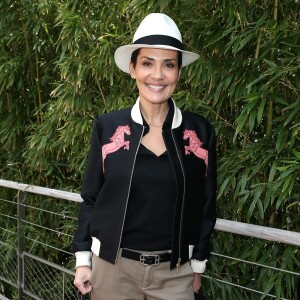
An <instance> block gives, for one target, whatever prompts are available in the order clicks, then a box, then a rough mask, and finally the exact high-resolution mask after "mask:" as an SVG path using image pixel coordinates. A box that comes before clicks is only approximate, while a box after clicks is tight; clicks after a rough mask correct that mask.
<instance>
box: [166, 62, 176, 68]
mask: <svg viewBox="0 0 300 300" xmlns="http://www.w3.org/2000/svg"><path fill="white" fill-rule="evenodd" d="M166 67H167V68H169V69H173V68H175V67H176V65H175V64H173V63H167V64H166Z"/></svg>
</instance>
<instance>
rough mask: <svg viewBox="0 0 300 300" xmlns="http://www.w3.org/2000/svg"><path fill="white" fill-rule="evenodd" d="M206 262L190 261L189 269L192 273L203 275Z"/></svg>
mask: <svg viewBox="0 0 300 300" xmlns="http://www.w3.org/2000/svg"><path fill="white" fill-rule="evenodd" d="M206 262H207V259H205V260H202V261H200V260H196V259H191V267H192V269H193V271H194V273H204V271H205V268H206Z"/></svg>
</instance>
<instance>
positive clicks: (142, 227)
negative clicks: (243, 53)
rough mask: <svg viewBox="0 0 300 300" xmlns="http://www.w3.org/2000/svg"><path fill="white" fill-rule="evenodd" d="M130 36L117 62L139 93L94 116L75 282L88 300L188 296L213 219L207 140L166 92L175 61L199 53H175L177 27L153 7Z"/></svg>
mask: <svg viewBox="0 0 300 300" xmlns="http://www.w3.org/2000/svg"><path fill="white" fill-rule="evenodd" d="M133 41H134V42H133V44H132V45H126V46H122V47H120V48H118V49H117V51H116V52H115V61H116V64H117V66H118V67H119V68H120V69H121V70H122V71H124V72H126V73H129V74H130V76H131V77H132V78H133V79H134V80H136V84H137V88H138V91H139V98H138V99H137V101H136V103H135V105H134V106H133V107H132V108H130V109H125V110H120V111H116V112H112V113H109V114H105V115H102V116H100V117H98V118H97V120H96V121H95V124H94V129H93V134H92V139H91V148H90V154H89V158H88V164H87V169H86V174H85V178H84V181H83V187H82V193H81V196H82V198H83V200H84V201H83V202H82V204H81V207H80V214H79V220H78V229H77V232H76V234H75V236H74V241H73V251H74V252H75V255H76V275H75V280H74V284H75V286H76V287H77V288H78V289H79V291H80V292H82V293H83V294H86V293H89V292H90V291H91V299H93V300H102V299H103V300H110V299H111V300H118V299H120V300H125V299H130V300H132V299H137V300H144V299H149V300H155V299H165V300H171V299H172V300H176V299H177V300H183V299H187V300H189V299H194V293H198V291H199V289H200V287H201V273H203V272H204V270H205V264H206V261H207V259H208V256H209V239H210V234H211V232H212V230H213V228H214V225H215V220H216V212H215V194H216V162H215V160H216V158H215V137H214V130H213V128H212V126H211V125H210V123H209V122H208V121H207V120H206V119H205V118H203V117H201V116H199V115H197V114H195V113H190V112H185V111H181V110H180V109H178V108H177V107H176V104H175V102H174V101H173V99H172V98H171V96H172V94H173V92H174V90H175V88H176V84H177V81H178V80H179V77H180V70H181V67H183V66H186V65H188V64H190V63H192V62H194V61H195V60H197V59H198V57H199V56H198V55H197V54H195V53H191V52H187V51H184V50H183V47H182V41H181V34H180V32H179V30H178V28H177V26H176V24H175V23H174V21H173V20H172V19H171V18H169V17H168V16H166V15H164V14H160V13H154V14H150V15H148V16H147V17H146V18H145V19H144V20H143V21H142V22H141V24H140V26H139V28H138V29H137V31H136V33H135V35H134V39H133ZM91 252H92V253H93V255H92V262H91ZM91 266H92V268H91Z"/></svg>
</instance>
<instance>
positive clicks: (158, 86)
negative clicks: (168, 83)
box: [147, 84, 165, 92]
mask: <svg viewBox="0 0 300 300" xmlns="http://www.w3.org/2000/svg"><path fill="white" fill-rule="evenodd" d="M147 86H148V87H149V88H150V89H151V90H154V91H157V92H159V91H161V90H162V89H163V88H164V87H165V86H164V85H154V84H147Z"/></svg>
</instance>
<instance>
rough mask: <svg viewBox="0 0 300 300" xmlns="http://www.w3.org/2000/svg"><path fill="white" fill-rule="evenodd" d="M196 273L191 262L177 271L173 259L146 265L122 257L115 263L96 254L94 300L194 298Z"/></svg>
mask: <svg viewBox="0 0 300 300" xmlns="http://www.w3.org/2000/svg"><path fill="white" fill-rule="evenodd" d="M154 253H159V252H154ZM193 274H194V273H193V270H192V268H191V266H190V263H186V264H184V265H182V266H180V268H179V271H178V272H177V269H172V270H170V262H165V263H160V264H159V265H157V266H155V265H147V266H145V265H142V264H141V263H140V262H138V261H135V260H131V259H127V258H124V257H119V259H118V261H117V263H116V264H115V265H113V264H111V263H108V262H106V261H104V260H103V259H101V258H99V257H97V256H96V255H93V261H92V276H91V283H92V285H93V290H92V292H91V300H192V299H195V298H194V293H193V290H192V280H193Z"/></svg>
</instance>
